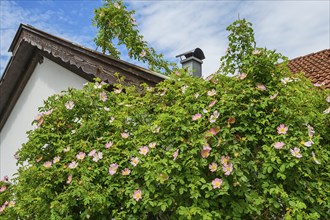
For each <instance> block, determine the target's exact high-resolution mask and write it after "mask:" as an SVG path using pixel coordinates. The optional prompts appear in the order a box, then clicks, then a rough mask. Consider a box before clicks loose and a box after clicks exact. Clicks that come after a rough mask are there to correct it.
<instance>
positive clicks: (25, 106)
mask: <svg viewBox="0 0 330 220" xmlns="http://www.w3.org/2000/svg"><path fill="white" fill-rule="evenodd" d="M9 52H11V53H12V57H11V59H10V61H9V62H8V64H7V67H6V68H5V70H4V74H3V76H2V78H1V80H0V94H1V95H0V176H4V175H9V176H12V174H14V173H15V172H16V169H17V167H16V160H15V159H14V154H15V152H16V151H17V150H18V149H19V148H20V146H21V145H22V144H23V143H25V142H26V141H27V135H26V131H28V130H31V129H33V128H34V127H33V126H32V125H31V122H32V121H33V119H34V117H35V116H36V115H37V114H38V107H40V106H42V105H43V101H44V100H46V99H47V98H48V97H49V96H51V95H53V94H56V93H59V92H61V91H63V90H67V89H68V87H74V88H82V86H83V84H84V83H86V82H88V81H92V80H93V78H95V77H99V78H101V79H102V80H103V81H105V82H107V83H109V84H110V89H111V88H112V87H111V85H113V84H114V83H116V77H115V76H114V74H115V73H116V72H117V73H119V74H121V75H123V76H125V81H124V82H123V84H125V85H136V86H139V85H140V84H141V83H147V84H149V85H151V86H153V85H155V84H157V83H159V82H161V81H163V80H164V79H166V78H167V77H166V76H164V75H161V74H158V73H155V72H152V71H150V70H147V69H144V68H141V67H139V66H136V65H133V64H130V63H127V62H124V61H122V60H118V59H114V58H112V57H109V56H106V55H104V54H101V53H99V52H96V51H94V50H90V49H88V48H85V47H82V46H79V45H77V44H74V43H72V42H69V41H67V40H64V39H61V38H59V37H56V36H53V35H51V34H48V33H45V32H43V31H40V30H38V29H36V28H34V27H31V26H28V25H22V24H21V25H20V27H19V29H18V31H17V33H16V35H15V37H14V39H13V42H12V44H11V46H10V48H9ZM182 56H184V60H181V63H182V65H183V66H185V67H188V68H194V67H195V66H197V67H198V68H197V69H198V70H199V71H195V73H194V74H197V75H201V66H199V65H201V63H202V60H203V59H204V58H205V56H204V54H203V52H202V51H201V50H200V49H199V48H196V49H194V50H191V51H188V52H186V53H183V54H180V55H178V57H182ZM329 58H330V50H323V51H320V52H318V53H314V54H310V55H307V56H304V57H299V58H296V59H293V60H291V61H290V62H289V68H290V69H291V71H293V72H300V71H305V74H306V76H307V77H309V78H311V80H312V81H313V82H314V83H320V84H321V83H324V84H325V86H326V87H328V88H329V87H330V62H329ZM186 62H190V63H186ZM194 69H196V68H194Z"/></svg>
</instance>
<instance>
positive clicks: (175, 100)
mask: <svg viewBox="0 0 330 220" xmlns="http://www.w3.org/2000/svg"><path fill="white" fill-rule="evenodd" d="M228 30H229V31H230V32H231V33H230V35H229V39H230V42H229V49H228V52H227V55H226V56H225V57H224V58H222V60H221V66H222V67H221V69H220V70H219V73H217V74H214V75H212V76H211V77H209V78H208V79H207V80H204V79H201V78H194V77H191V76H187V74H186V73H185V71H178V72H175V73H173V74H172V75H170V78H169V79H168V80H165V81H163V82H161V83H159V84H157V85H156V86H154V87H150V86H149V85H146V84H144V85H141V87H139V88H136V87H124V86H122V84H121V82H122V80H124V79H123V78H121V77H120V76H119V75H118V84H116V85H115V89H113V90H111V91H110V90H108V89H107V86H108V85H107V84H105V83H102V82H100V81H98V80H97V82H96V83H89V84H87V85H85V86H84V88H83V89H82V90H76V89H69V90H68V91H66V92H63V93H61V94H59V95H54V96H52V97H50V98H49V99H48V100H47V101H46V102H45V105H44V106H43V107H41V108H40V112H41V113H40V115H39V117H37V118H36V120H35V121H34V122H33V123H34V124H36V126H38V127H37V128H36V129H35V130H32V131H30V132H28V135H29V141H28V142H27V143H26V144H24V145H23V147H22V148H21V150H19V152H18V153H17V157H18V164H19V165H20V168H19V170H18V174H17V176H16V178H15V179H14V183H13V184H10V183H9V182H8V181H6V180H4V181H2V182H1V186H4V185H5V186H6V189H5V190H4V191H3V192H1V194H0V202H1V205H2V204H3V205H2V209H1V213H0V217H1V218H7V219H17V218H19V219H42V220H44V219H112V218H113V219H283V218H284V219H329V218H330V197H329V195H330V181H329V180H330V166H329V157H330V136H329V133H330V116H329V115H330V114H329V111H330V110H329V105H330V104H329V102H330V97H329V95H330V92H329V90H326V89H324V88H320V87H315V86H314V85H312V84H311V83H310V81H309V80H307V79H306V78H305V77H304V76H302V75H299V74H296V75H292V74H291V73H290V72H289V71H288V69H287V67H286V61H285V58H284V57H283V56H282V55H280V54H278V53H276V52H275V51H269V50H266V49H263V48H256V46H255V42H254V37H253V31H252V29H251V24H250V23H248V22H246V21H245V20H239V21H236V22H234V23H233V24H232V25H231V26H229V27H228ZM220 73H221V74H220ZM223 73H224V74H237V76H235V77H228V76H225V75H224V74H223ZM9 204H11V205H9Z"/></svg>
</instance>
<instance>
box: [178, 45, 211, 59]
mask: <svg viewBox="0 0 330 220" xmlns="http://www.w3.org/2000/svg"><path fill="white" fill-rule="evenodd" d="M182 56H185V57H186V59H187V58H189V57H196V58H198V59H200V60H204V59H205V56H204V53H203V51H202V50H201V49H200V48H198V47H197V48H196V49H193V50H190V51H187V52H185V53H182V54H179V55H177V56H176V57H180V58H181V57H182ZM181 60H182V59H181Z"/></svg>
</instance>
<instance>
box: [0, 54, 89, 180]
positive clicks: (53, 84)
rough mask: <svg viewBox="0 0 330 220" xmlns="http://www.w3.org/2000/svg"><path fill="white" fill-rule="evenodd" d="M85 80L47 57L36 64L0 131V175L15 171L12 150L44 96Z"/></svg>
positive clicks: (27, 127) (23, 134)
mask: <svg viewBox="0 0 330 220" xmlns="http://www.w3.org/2000/svg"><path fill="white" fill-rule="evenodd" d="M86 82H87V81H86V80H85V79H83V78H81V77H80V76H78V75H76V74H74V73H72V72H71V71H69V70H67V69H65V68H63V67H61V66H59V65H58V64H56V63H54V62H53V61H51V60H49V59H46V58H45V59H44V62H43V63H42V64H38V65H37V66H36V68H35V70H34V72H33V74H32V76H31V78H30V79H29V81H28V83H27V84H26V86H25V88H24V90H23V92H22V94H21V96H20V97H19V99H18V101H17V103H16V105H15V107H14V108H13V111H12V112H11V114H10V116H9V118H8V120H7V122H6V124H5V125H4V127H3V128H2V130H1V133H0V177H1V178H2V176H4V175H8V176H9V177H12V175H13V174H14V173H15V172H16V160H15V159H14V154H15V152H16V151H17V150H18V149H19V148H20V146H21V145H22V144H23V143H25V142H26V141H27V135H26V131H28V130H31V129H32V128H33V126H32V125H31V122H32V121H33V119H34V117H35V116H36V115H37V114H38V107H40V106H42V105H43V101H44V100H46V99H47V97H49V96H51V95H53V94H55V93H59V92H61V91H63V90H67V89H68V87H74V88H82V86H83V84H84V83H86Z"/></svg>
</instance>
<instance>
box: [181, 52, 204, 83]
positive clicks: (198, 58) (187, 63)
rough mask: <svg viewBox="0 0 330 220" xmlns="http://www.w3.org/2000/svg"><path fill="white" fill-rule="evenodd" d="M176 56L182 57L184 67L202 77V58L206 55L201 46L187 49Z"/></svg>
mask: <svg viewBox="0 0 330 220" xmlns="http://www.w3.org/2000/svg"><path fill="white" fill-rule="evenodd" d="M176 57H180V59H181V61H180V63H181V64H182V68H184V69H188V71H189V72H191V73H192V75H193V76H196V77H202V63H203V61H202V60H204V59H205V56H204V53H203V51H202V50H201V49H200V48H196V49H193V50H190V51H187V52H185V53H182V54H179V55H177V56H176ZM182 57H183V59H182Z"/></svg>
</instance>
